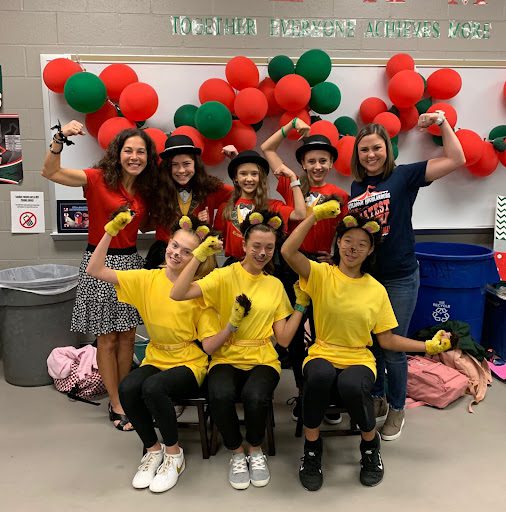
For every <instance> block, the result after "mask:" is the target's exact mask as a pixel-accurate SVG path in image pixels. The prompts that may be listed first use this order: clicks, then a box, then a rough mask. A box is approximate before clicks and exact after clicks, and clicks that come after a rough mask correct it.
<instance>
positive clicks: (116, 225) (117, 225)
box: [104, 210, 134, 236]
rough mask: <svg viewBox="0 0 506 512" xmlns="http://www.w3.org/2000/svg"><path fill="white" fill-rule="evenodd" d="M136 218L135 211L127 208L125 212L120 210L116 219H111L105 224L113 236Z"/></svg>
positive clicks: (107, 231) (105, 227)
mask: <svg viewBox="0 0 506 512" xmlns="http://www.w3.org/2000/svg"><path fill="white" fill-rule="evenodd" d="M133 218H134V213H133V212H132V210H127V211H125V212H119V213H118V214H117V215H116V216H115V217H114V219H112V220H111V221H109V222H108V223H107V224H106V225H105V226H104V229H105V232H106V233H109V234H110V235H111V236H116V235H117V234H118V233H119V232H120V231H121V230H122V229H123V228H124V227H125V226H126V225H127V224H130V222H132V219H133Z"/></svg>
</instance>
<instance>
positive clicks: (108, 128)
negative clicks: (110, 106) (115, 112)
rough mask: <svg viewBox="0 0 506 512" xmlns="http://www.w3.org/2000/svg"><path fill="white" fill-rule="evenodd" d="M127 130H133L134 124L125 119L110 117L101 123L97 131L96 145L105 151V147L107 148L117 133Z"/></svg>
mask: <svg viewBox="0 0 506 512" xmlns="http://www.w3.org/2000/svg"><path fill="white" fill-rule="evenodd" d="M129 128H135V123H132V121H129V120H128V119H126V118H125V117H112V118H111V119H108V120H107V121H105V122H103V123H102V126H101V127H100V129H99V130H98V135H97V140H98V143H99V144H100V146H101V147H102V148H103V149H107V146H109V144H110V143H111V141H112V140H113V139H114V137H116V135H118V133H119V132H122V131H123V130H128V129H129Z"/></svg>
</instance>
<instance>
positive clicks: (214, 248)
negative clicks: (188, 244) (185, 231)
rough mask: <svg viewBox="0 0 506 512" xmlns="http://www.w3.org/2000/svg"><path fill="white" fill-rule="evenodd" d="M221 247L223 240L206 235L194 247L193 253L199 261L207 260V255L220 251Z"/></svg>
mask: <svg viewBox="0 0 506 512" xmlns="http://www.w3.org/2000/svg"><path fill="white" fill-rule="evenodd" d="M222 249H223V242H222V241H221V240H220V239H219V238H218V237H217V236H208V237H207V238H206V239H205V240H204V241H203V242H202V243H201V244H200V245H199V246H198V247H197V248H196V249H194V250H193V255H194V256H195V258H197V259H198V260H199V261H200V262H201V263H204V261H206V260H207V258H208V257H209V256H212V255H213V254H216V253H218V252H220V251H221V250H222Z"/></svg>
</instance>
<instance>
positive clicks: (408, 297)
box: [372, 268, 420, 410]
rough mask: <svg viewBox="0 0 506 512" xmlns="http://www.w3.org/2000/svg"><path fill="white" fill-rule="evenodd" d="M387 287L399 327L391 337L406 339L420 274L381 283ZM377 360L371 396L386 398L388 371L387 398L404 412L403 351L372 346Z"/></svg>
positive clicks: (394, 406) (406, 378) (405, 374)
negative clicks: (397, 335)
mask: <svg viewBox="0 0 506 512" xmlns="http://www.w3.org/2000/svg"><path fill="white" fill-rule="evenodd" d="M381 283H382V284H383V286H384V287H385V288H386V290H387V293H388V297H389V299H390V303H391V304H392V308H393V310H394V313H395V316H396V318H397V323H398V324H399V326H398V327H396V328H395V329H393V330H392V332H393V333H394V334H399V335H400V336H406V334H407V332H408V328H409V322H410V321H411V316H412V315H413V311H414V310H415V306H416V299H417V297H418V287H419V286H420V271H419V269H418V268H417V269H416V270H415V272H413V273H412V274H411V275H409V276H406V277H401V278H399V279H387V280H383V281H381ZM372 353H373V354H374V357H375V358H376V367H377V370H378V376H377V378H376V383H375V385H374V388H373V391H372V394H373V396H376V397H377V396H383V395H385V367H386V371H387V379H388V386H387V388H388V389H387V399H388V403H389V404H390V407H392V408H393V409H397V410H401V409H404V405H405V403H406V387H407V381H408V363H407V359H406V353H405V352H393V351H392V350H383V349H382V348H381V347H380V346H379V344H378V343H377V342H375V343H374V345H373V347H372Z"/></svg>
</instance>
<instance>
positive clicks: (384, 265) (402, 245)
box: [348, 161, 430, 281]
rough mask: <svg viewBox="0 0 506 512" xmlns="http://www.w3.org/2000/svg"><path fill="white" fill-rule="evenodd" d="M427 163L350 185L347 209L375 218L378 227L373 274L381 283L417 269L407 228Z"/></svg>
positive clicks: (413, 244)
mask: <svg viewBox="0 0 506 512" xmlns="http://www.w3.org/2000/svg"><path fill="white" fill-rule="evenodd" d="M426 168H427V162H426V161H425V162H416V163H413V164H405V165H398V166H397V167H395V169H394V171H393V172H392V174H391V175H390V176H389V177H388V178H387V179H386V180H383V178H382V176H381V175H380V176H366V177H365V178H364V180H363V181H361V182H356V181H354V182H353V183H352V184H351V194H350V197H351V198H352V199H350V202H349V203H348V209H349V210H350V212H352V213H361V214H362V215H363V216H364V217H367V218H370V217H376V218H377V219H378V220H379V221H380V223H381V230H382V235H383V238H382V243H381V244H380V246H379V247H378V249H377V253H376V266H377V269H376V272H374V276H375V277H376V278H377V279H379V280H380V281H381V280H385V279H397V278H400V277H405V276H408V275H410V274H412V273H413V272H414V271H415V270H416V267H417V261H416V256H415V235H414V233H413V226H412V224H411V216H412V213H413V204H414V202H415V199H416V196H417V195H418V190H419V188H420V187H425V186H427V185H430V182H426V181H425V170H426Z"/></svg>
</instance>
